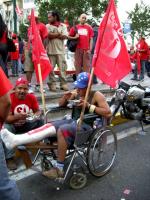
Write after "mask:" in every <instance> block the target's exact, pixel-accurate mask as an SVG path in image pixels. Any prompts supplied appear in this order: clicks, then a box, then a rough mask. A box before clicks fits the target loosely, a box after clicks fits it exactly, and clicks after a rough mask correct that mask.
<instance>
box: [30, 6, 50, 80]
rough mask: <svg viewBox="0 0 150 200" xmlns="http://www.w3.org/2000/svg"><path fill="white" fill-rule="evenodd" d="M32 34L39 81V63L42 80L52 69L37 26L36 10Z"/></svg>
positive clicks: (35, 66) (32, 18)
mask: <svg viewBox="0 0 150 200" xmlns="http://www.w3.org/2000/svg"><path fill="white" fill-rule="evenodd" d="M31 34H32V61H33V63H34V68H35V73H36V78H37V81H38V82H39V72H38V64H40V67H41V75H42V80H45V79H46V77H47V76H48V75H49V73H50V72H51V71H52V66H51V64H50V61H49V58H48V56H47V53H46V50H45V48H44V46H43V43H42V40H41V37H40V34H39V31H38V28H37V26H36V22H35V17H34V10H33V9H32V11H31Z"/></svg>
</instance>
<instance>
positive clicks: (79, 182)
mask: <svg viewBox="0 0 150 200" xmlns="http://www.w3.org/2000/svg"><path fill="white" fill-rule="evenodd" d="M86 183H87V176H86V174H83V173H75V174H73V175H72V176H71V178H70V181H69V185H70V187H71V188H72V189H74V190H78V189H81V188H83V187H84V186H85V185H86Z"/></svg>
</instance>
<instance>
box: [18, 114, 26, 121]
mask: <svg viewBox="0 0 150 200" xmlns="http://www.w3.org/2000/svg"><path fill="white" fill-rule="evenodd" d="M27 117H28V115H27V114H26V113H20V114H16V115H15V118H16V120H18V121H19V120H26V118H27Z"/></svg>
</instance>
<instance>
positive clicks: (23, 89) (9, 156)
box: [4, 77, 43, 169]
mask: <svg viewBox="0 0 150 200" xmlns="http://www.w3.org/2000/svg"><path fill="white" fill-rule="evenodd" d="M10 98H11V109H10V112H9V114H8V116H7V118H6V121H5V122H6V123H5V125H4V126H5V128H7V129H8V130H10V131H12V132H14V133H16V134H18V133H24V132H27V131H30V130H33V129H35V128H38V127H40V126H42V125H43V120H42V119H41V117H40V116H41V111H40V109H39V104H38V101H37V98H36V97H35V96H34V94H29V93H28V81H27V80H26V79H25V78H23V77H21V78H18V79H17V81H16V84H15V88H14V92H13V93H11V94H10ZM31 116H32V117H31ZM13 155H14V151H9V150H7V149H6V161H7V165H8V168H9V169H16V168H17V167H16V165H15V162H14V159H13Z"/></svg>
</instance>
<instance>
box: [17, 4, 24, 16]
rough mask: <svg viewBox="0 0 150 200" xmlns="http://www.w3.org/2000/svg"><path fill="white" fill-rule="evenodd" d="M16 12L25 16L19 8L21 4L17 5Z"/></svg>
mask: <svg viewBox="0 0 150 200" xmlns="http://www.w3.org/2000/svg"><path fill="white" fill-rule="evenodd" d="M15 10H16V14H17V15H19V16H23V11H22V10H21V9H20V8H19V6H17V5H16V9H15Z"/></svg>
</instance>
